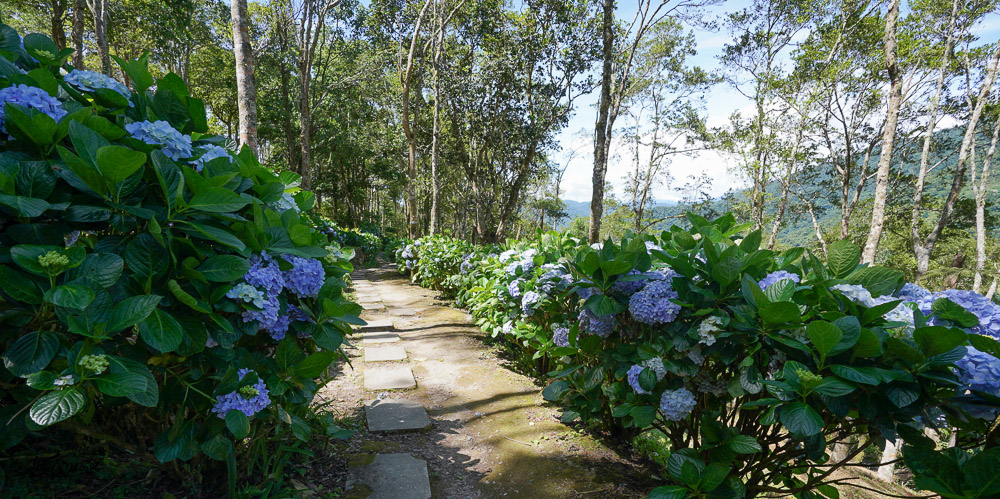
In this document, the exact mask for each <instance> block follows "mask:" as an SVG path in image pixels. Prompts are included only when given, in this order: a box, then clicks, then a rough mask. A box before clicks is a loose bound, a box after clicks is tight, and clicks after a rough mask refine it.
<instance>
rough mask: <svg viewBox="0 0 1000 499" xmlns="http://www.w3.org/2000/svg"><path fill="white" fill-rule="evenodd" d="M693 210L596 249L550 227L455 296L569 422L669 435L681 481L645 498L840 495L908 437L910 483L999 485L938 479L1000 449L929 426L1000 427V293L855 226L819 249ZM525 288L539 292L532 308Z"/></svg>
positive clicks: (491, 261) (993, 461) (990, 463)
mask: <svg viewBox="0 0 1000 499" xmlns="http://www.w3.org/2000/svg"><path fill="white" fill-rule="evenodd" d="M689 220H690V222H691V228H690V229H689V230H683V229H681V228H679V227H674V228H672V229H671V230H670V231H666V232H664V233H662V234H661V235H660V236H658V237H653V236H648V235H643V236H631V235H629V236H626V237H625V238H624V239H623V240H622V241H620V242H614V241H610V240H609V241H605V242H604V243H603V244H600V245H595V247H591V246H587V245H586V244H583V243H580V242H578V241H575V240H571V239H570V238H567V237H565V236H560V235H557V234H547V235H544V236H543V237H542V239H540V240H539V241H537V242H535V243H530V244H525V243H519V244H518V245H516V246H513V247H510V248H508V249H507V250H506V251H502V252H500V253H499V254H493V255H487V256H485V257H482V258H479V259H477V260H474V263H475V268H470V269H465V270H463V271H462V274H463V277H462V280H461V281H460V282H462V283H463V287H462V288H461V290H460V291H459V292H458V296H459V301H460V303H462V304H464V306H466V307H468V308H469V309H470V310H471V311H472V312H473V314H474V315H475V316H476V317H477V320H478V321H479V324H480V325H481V326H482V327H483V328H484V330H486V331H488V332H490V333H492V334H493V335H494V336H497V337H498V338H507V339H509V343H510V344H511V346H512V348H514V349H515V350H517V351H521V352H522V353H523V354H524V355H526V356H530V357H531V358H532V359H533V360H534V361H535V366H536V368H538V369H539V372H547V376H548V377H549V378H550V379H551V382H550V384H549V385H548V386H547V388H546V389H545V390H544V392H543V395H544V396H545V397H546V399H548V400H551V401H556V402H559V403H560V404H562V405H563V407H564V412H563V420H564V421H566V422H570V421H574V420H582V421H584V422H585V423H587V424H590V425H596V426H602V427H604V428H606V429H608V430H610V431H614V432H618V433H621V434H624V435H626V436H628V435H637V434H640V433H643V432H651V431H655V432H659V433H660V434H661V435H662V436H663V438H665V439H666V440H667V441H668V442H669V444H670V447H671V449H670V450H671V454H670V456H669V459H667V460H666V462H667V466H666V469H665V470H664V478H667V479H668V480H669V481H670V482H672V484H671V485H666V486H663V487H660V488H658V489H656V490H655V491H654V492H653V496H656V497H678V498H679V497H687V496H692V495H693V496H711V497H755V496H758V495H762V494H776V495H782V494H797V495H800V496H803V497H806V496H817V495H825V496H829V497H837V494H838V492H837V490H836V489H834V488H833V487H832V486H831V485H832V484H833V483H835V482H834V480H835V479H834V478H832V477H831V475H833V473H834V472H835V471H836V470H837V469H838V468H840V467H842V466H843V465H845V464H846V463H847V462H848V461H850V460H851V459H854V458H855V457H856V456H858V455H860V454H861V453H862V452H864V451H865V449H867V448H870V447H873V446H874V447H880V446H882V445H884V443H885V442H886V441H892V440H896V439H901V440H903V441H904V442H905V443H906V444H907V447H906V449H905V451H904V454H905V455H906V456H909V457H908V459H907V464H909V465H910V466H911V468H912V469H914V471H916V472H917V473H918V480H917V481H916V483H917V485H918V486H920V487H922V488H926V489H928V490H932V491H935V492H938V493H942V494H952V495H950V496H954V497H977V496H981V494H984V493H985V494H986V495H989V494H993V493H998V492H1000V491H998V490H996V489H997V486H996V485H995V484H993V483H992V482H989V481H988V480H986V481H982V480H980V481H976V480H975V479H966V480H964V481H963V480H962V479H961V477H956V476H954V475H953V474H952V475H950V476H949V477H948V478H947V480H944V479H942V478H941V477H942V476H943V475H946V474H947V473H948V469H950V468H948V466H951V464H949V463H952V464H955V463H962V464H965V463H971V466H972V467H973V473H978V472H979V471H982V470H983V469H989V468H990V467H992V469H993V470H994V472H993V475H995V470H996V469H1000V460H998V459H997V452H995V449H994V450H989V451H986V452H982V453H980V454H978V455H977V456H976V457H975V458H974V459H973V460H969V459H968V458H967V457H966V458H963V457H961V456H959V455H957V454H955V452H957V451H946V452H944V453H941V452H938V451H935V450H934V449H935V442H934V441H933V440H932V439H930V438H928V437H927V436H926V435H925V433H924V431H923V430H924V428H925V427H926V426H929V425H930V426H931V427H933V428H940V427H941V426H942V425H945V426H947V427H950V428H952V429H953V430H954V431H957V432H958V442H959V443H960V444H961V445H962V447H964V448H977V446H981V445H982V444H983V443H984V442H989V441H990V439H991V438H992V440H993V444H988V446H989V445H996V444H997V443H998V442H996V440H1000V439H997V438H996V435H995V433H996V432H995V431H994V432H993V437H990V435H991V433H990V431H991V428H993V427H995V426H996V423H995V421H996V415H997V413H998V408H1000V378H998V376H997V373H998V369H1000V360H998V356H1000V343H998V342H997V332H996V331H995V330H994V329H993V328H992V325H993V324H994V323H995V321H996V320H997V319H1000V307H997V306H996V305H995V304H993V303H992V302H990V301H989V300H986V299H985V298H983V297H981V296H979V295H975V294H974V293H969V292H964V291H944V292H940V293H931V292H929V291H927V290H924V289H922V288H919V287H918V286H915V285H913V284H904V283H903V282H902V274H901V273H899V272H897V271H894V270H891V269H887V268H879V267H870V266H866V265H861V264H860V263H859V262H860V251H859V250H858V248H857V247H855V246H854V245H853V244H851V243H850V242H847V241H841V242H837V243H835V244H832V245H831V246H830V248H829V258H828V259H827V261H826V262H822V261H821V260H820V259H818V258H817V257H816V256H815V255H813V254H811V253H810V252H808V251H806V250H804V249H802V248H793V249H790V250H787V251H784V252H774V251H770V250H766V249H761V248H760V243H761V235H760V232H759V231H755V232H751V233H749V234H748V233H747V227H746V226H743V225H739V224H737V223H736V222H735V220H734V218H733V217H732V216H731V215H726V216H724V217H722V218H720V219H718V220H715V221H713V222H709V221H707V220H704V219H702V218H701V217H698V216H696V215H689ZM430 252H431V251H430V247H425V248H423V249H422V251H421V253H420V255H419V259H418V261H417V264H416V268H415V269H414V272H416V273H420V272H421V271H422V269H421V268H420V265H421V264H422V262H426V261H433V259H434V255H432V254H430ZM529 258H530V260H531V264H530V265H522V262H526V260H528V259H529ZM528 293H537V294H538V296H539V297H540V298H539V299H537V300H536V299H535V297H534V295H532V298H531V299H530V300H527V301H528V302H530V307H525V306H524V305H525V297H526V296H527V294H528ZM837 444H842V445H841V447H842V448H843V449H846V451H843V452H834V450H833V449H834V446H836V445H837ZM980 448H981V447H980ZM910 461H913V463H912V464H911V463H910ZM972 476H979V475H972ZM982 476H983V477H987V476H989V473H986V474H983V475H982ZM941 484H946V485H941ZM963 490H964V491H965V492H963ZM969 491H974V493H972V495H966V493H967V492H969ZM977 494H980V495H977Z"/></svg>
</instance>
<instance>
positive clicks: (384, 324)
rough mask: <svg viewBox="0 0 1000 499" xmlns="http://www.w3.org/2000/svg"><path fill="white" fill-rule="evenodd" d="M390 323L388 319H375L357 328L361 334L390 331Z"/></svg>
mask: <svg viewBox="0 0 1000 499" xmlns="http://www.w3.org/2000/svg"><path fill="white" fill-rule="evenodd" d="M392 327H393V326H392V321H391V320H389V319H375V320H370V321H368V324H365V325H364V326H361V327H359V328H358V329H360V330H361V331H362V332H373V331H386V330H390V329H392Z"/></svg>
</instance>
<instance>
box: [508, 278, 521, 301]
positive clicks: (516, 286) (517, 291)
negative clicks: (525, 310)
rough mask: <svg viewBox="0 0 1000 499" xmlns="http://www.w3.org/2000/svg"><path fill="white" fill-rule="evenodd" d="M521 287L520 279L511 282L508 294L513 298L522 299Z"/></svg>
mask: <svg viewBox="0 0 1000 499" xmlns="http://www.w3.org/2000/svg"><path fill="white" fill-rule="evenodd" d="M520 285H521V280H520V279H514V280H513V281H510V284H508V285H507V294H509V295H510V297H511V298H520V297H521V288H520Z"/></svg>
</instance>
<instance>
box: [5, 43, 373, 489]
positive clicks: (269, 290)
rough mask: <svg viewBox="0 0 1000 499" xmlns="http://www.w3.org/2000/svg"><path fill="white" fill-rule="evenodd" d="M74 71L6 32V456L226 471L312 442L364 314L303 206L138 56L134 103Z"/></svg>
mask: <svg viewBox="0 0 1000 499" xmlns="http://www.w3.org/2000/svg"><path fill="white" fill-rule="evenodd" d="M68 56H69V52H67V51H65V50H64V51H59V50H57V49H56V47H55V44H54V43H52V41H51V40H49V39H48V38H46V37H44V36H42V35H28V36H26V37H25V38H24V49H21V44H20V40H19V38H18V36H17V34H16V32H14V31H13V30H12V29H11V28H9V27H7V26H2V25H0V99H2V101H3V102H0V110H2V126H3V130H4V133H2V134H0V290H2V300H0V350H2V351H3V360H4V369H2V370H0V384H2V386H3V387H4V389H3V391H0V400H2V403H0V418H2V420H3V425H4V427H3V431H2V432H0V435H2V437H0V442H2V446H3V448H9V447H11V446H14V445H16V444H17V443H19V442H20V441H22V440H24V439H25V438H29V433H30V432H37V431H40V430H42V429H44V428H45V427H47V426H52V425H59V426H60V427H61V428H63V429H67V430H77V431H83V430H84V429H86V432H87V433H88V434H95V433H96V434H99V435H100V434H104V435H108V436H109V440H110V441H112V442H122V443H123V445H131V446H132V447H133V449H134V450H135V451H136V453H137V454H138V455H140V456H149V455H150V454H149V451H148V450H147V449H150V448H151V449H152V456H155V458H156V459H158V460H159V461H162V462H168V461H172V460H182V461H188V460H191V459H196V458H197V459H203V458H201V457H199V456H201V455H204V456H207V457H208V458H211V459H215V460H228V461H229V463H230V470H232V469H233V468H234V467H235V462H236V458H235V456H236V455H237V454H239V455H240V456H244V455H245V454H246V453H247V452H249V451H251V450H255V452H258V453H260V452H266V449H264V448H262V447H261V443H262V442H263V443H264V444H266V443H267V442H268V441H270V439H273V438H275V436H276V435H283V434H290V435H294V437H296V438H298V439H300V440H303V441H305V440H308V439H309V437H310V426H309V425H308V424H306V419H307V418H308V417H309V416H310V413H309V405H310V402H311V401H312V399H313V396H314V394H315V393H316V390H317V389H318V388H319V387H320V386H322V384H323V383H324V382H325V381H326V379H327V378H326V371H327V367H328V366H329V365H330V364H331V363H332V362H333V361H334V360H335V359H336V358H337V357H338V356H339V355H341V354H342V352H341V343H342V338H343V336H344V334H346V333H348V332H349V331H350V324H351V323H359V319H358V313H359V312H360V307H358V306H357V305H356V304H353V303H350V302H348V301H346V300H345V299H344V298H343V297H342V289H343V287H344V282H343V280H342V276H343V275H344V274H346V273H348V272H350V271H351V270H352V267H351V265H350V263H349V262H348V261H347V258H344V257H343V256H342V255H340V254H339V253H338V252H337V251H333V252H331V248H332V249H334V250H336V249H337V248H336V245H333V246H331V244H332V243H331V242H330V241H329V240H328V239H327V238H326V236H325V235H323V234H321V233H319V232H317V231H316V230H313V229H312V228H311V227H310V225H309V224H308V223H307V221H306V220H305V219H304V218H303V217H302V215H301V214H300V210H307V209H309V208H311V206H312V204H313V202H314V201H313V199H314V198H313V195H312V193H309V192H305V191H301V190H299V189H298V188H297V184H298V178H297V177H296V176H295V175H294V174H289V173H285V174H282V175H281V176H280V177H279V176H277V175H275V174H274V173H272V172H271V171H270V170H268V169H267V168H264V167H263V166H261V165H260V163H258V162H257V160H256V159H255V157H254V156H253V154H252V153H251V152H250V151H249V150H248V149H246V148H244V149H243V150H242V151H240V152H239V153H238V154H237V153H232V152H229V151H227V150H226V149H224V148H223V145H224V139H223V138H222V137H218V136H213V135H209V134H207V133H206V132H207V126H206V121H205V109H204V106H203V105H202V102H201V100H199V99H197V98H195V97H193V96H191V95H189V93H188V89H187V88H186V86H185V85H184V83H183V82H182V81H181V79H180V78H179V77H177V75H174V74H168V75H166V76H164V77H162V78H159V79H156V80H154V79H153V77H152V76H151V75H150V73H149V71H148V70H147V66H146V60H145V56H143V57H142V58H140V59H139V60H131V61H122V60H119V61H118V63H119V65H120V66H121V69H122V71H123V73H124V74H125V75H127V77H128V79H129V81H130V84H131V90H129V89H126V88H125V87H124V86H123V85H122V84H120V83H117V82H114V81H113V80H110V79H108V78H106V77H103V76H102V75H97V76H94V75H93V74H80V72H79V71H76V70H70V71H69V72H68V74H66V75H64V74H63V71H62V69H64V68H65V65H66V59H67V57H68ZM317 378H319V379H318V380H317ZM84 427H86V428H84ZM265 447H266V445H265ZM242 462H248V461H245V460H244V461H242ZM266 477H267V475H264V476H263V477H262V478H264V479H266ZM233 478H234V476H232V473H231V480H232V479H233ZM231 483H232V482H231Z"/></svg>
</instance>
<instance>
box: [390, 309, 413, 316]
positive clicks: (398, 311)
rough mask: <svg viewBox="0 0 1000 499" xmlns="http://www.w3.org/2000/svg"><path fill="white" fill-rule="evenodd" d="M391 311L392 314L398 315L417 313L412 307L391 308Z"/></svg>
mask: <svg viewBox="0 0 1000 499" xmlns="http://www.w3.org/2000/svg"><path fill="white" fill-rule="evenodd" d="M392 313H393V315H398V316H400V317H410V316H413V315H417V311H416V310H413V309H412V308H393V309H392Z"/></svg>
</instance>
